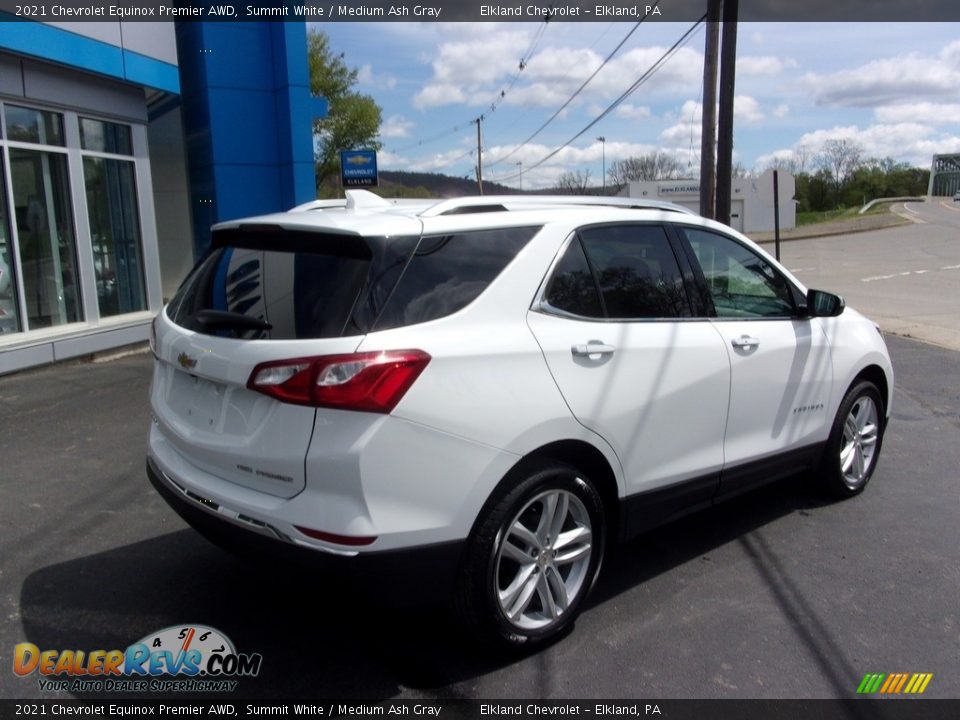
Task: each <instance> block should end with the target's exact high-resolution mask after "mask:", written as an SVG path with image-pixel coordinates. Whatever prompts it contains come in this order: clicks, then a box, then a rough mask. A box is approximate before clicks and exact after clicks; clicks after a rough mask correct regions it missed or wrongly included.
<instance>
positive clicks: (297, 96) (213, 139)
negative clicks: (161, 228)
mask: <svg viewBox="0 0 960 720" xmlns="http://www.w3.org/2000/svg"><path fill="white" fill-rule="evenodd" d="M177 53H178V57H179V62H180V84H181V97H182V102H183V123H184V132H185V137H186V144H187V158H188V165H189V172H190V193H191V200H192V210H193V224H194V248H195V252H196V254H197V256H198V257H199V255H200V254H202V253H203V252H204V251H205V250H206V249H207V247H209V244H210V226H211V225H212V224H214V223H216V222H220V221H223V220H231V219H234V218H238V217H245V216H249V215H258V214H262V213H269V212H276V211H280V210H287V209H289V208H291V207H293V206H294V205H298V204H300V203H303V202H307V201H309V200H312V199H314V198H315V197H316V183H315V170H314V162H313V119H314V118H315V117H324V116H326V112H327V104H326V101H325V100H324V99H322V98H314V97H312V95H311V94H310V77H309V70H308V65H307V30H306V24H305V23H296V22H293V23H290V22H282V23H281V22H277V23H253V22H244V23H207V22H203V23H198V22H183V23H177ZM161 222H162V220H161Z"/></svg>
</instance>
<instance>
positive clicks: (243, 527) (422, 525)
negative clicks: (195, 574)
mask: <svg viewBox="0 0 960 720" xmlns="http://www.w3.org/2000/svg"><path fill="white" fill-rule="evenodd" d="M347 194H348V196H349V197H348V199H347V200H346V201H345V202H344V201H339V203H338V202H336V201H322V202H315V203H311V204H308V205H306V206H302V207H300V208H295V209H294V210H292V211H290V212H287V213H281V214H275V215H269V216H264V217H258V218H253V219H249V220H238V221H232V222H227V223H222V224H220V225H218V226H216V227H215V228H214V231H213V243H212V248H211V250H210V251H209V252H208V253H207V254H206V255H205V256H204V257H203V258H202V259H201V260H200V262H199V263H198V264H197V266H196V268H195V269H194V270H193V272H192V273H191V274H190V275H189V277H188V278H187V279H186V280H185V281H184V283H183V285H182V287H181V288H180V290H179V292H178V293H177V295H176V297H175V298H174V299H173V301H172V302H170V304H169V305H168V306H167V307H166V308H165V309H164V310H163V312H161V313H160V315H159V316H158V317H157V318H156V320H155V322H154V325H153V331H152V343H153V350H154V354H155V355H156V362H155V370H154V375H153V386H152V391H151V396H152V397H151V406H152V413H153V425H152V428H151V432H150V447H149V457H148V461H147V464H148V473H149V475H150V477H151V480H152V482H153V483H154V485H155V486H156V487H157V489H158V490H159V491H160V493H161V494H162V495H163V496H164V497H165V498H166V499H167V501H168V502H169V503H170V504H171V505H173V506H174V507H175V508H176V509H177V510H178V511H179V512H180V513H181V514H182V515H183V516H184V517H185V518H186V519H187V520H188V521H189V522H190V523H191V524H193V525H194V526H195V527H197V528H198V529H200V530H201V531H202V532H204V533H205V534H206V535H207V536H208V537H211V538H213V539H215V540H217V541H218V542H221V543H224V544H228V545H230V544H233V545H243V544H245V543H247V542H250V543H253V542H258V543H260V544H266V545H269V546H271V547H273V548H280V549H282V548H287V549H288V550H289V552H290V553H300V554H303V551H304V549H307V550H309V551H310V554H311V556H316V557H320V556H324V557H330V558H332V557H334V556H339V558H338V560H339V562H340V564H347V565H348V566H349V567H350V569H351V571H352V570H353V569H354V568H357V569H358V570H359V568H360V567H363V566H364V563H365V561H371V562H372V561H375V560H377V559H381V560H382V559H385V558H386V559H388V560H389V562H388V563H384V564H387V565H390V566H397V564H398V563H397V562H395V561H398V560H399V559H400V558H405V559H412V560H413V562H412V564H410V565H407V566H405V567H411V568H420V569H421V570H424V569H425V570H426V571H427V573H428V576H429V577H430V578H431V579H432V581H431V582H430V583H429V587H430V588H431V589H433V590H435V591H436V592H438V593H439V592H445V591H446V590H447V589H448V588H449V590H450V592H451V593H452V596H453V597H454V598H455V600H456V606H457V607H458V608H459V609H460V611H461V613H462V616H463V618H464V619H465V620H466V621H467V622H468V623H469V624H471V625H473V626H475V627H476V628H478V629H480V630H482V631H483V632H484V633H485V634H488V635H489V636H491V637H497V638H500V639H503V640H506V641H507V642H509V643H514V644H520V643H531V642H532V643H535V642H540V641H544V640H546V639H548V638H551V637H553V636H555V635H556V634H557V633H559V632H560V631H561V630H563V629H564V628H565V627H566V626H567V625H569V623H570V622H571V621H572V620H573V619H574V617H575V616H576V614H577V612H578V611H579V610H580V609H581V608H582V606H583V602H584V598H585V597H586V596H587V594H588V592H589V590H590V587H591V585H592V584H593V582H594V580H595V579H596V576H597V573H598V571H599V568H600V564H601V560H602V558H603V555H604V551H605V549H606V548H607V547H608V545H609V544H610V543H611V542H613V541H616V540H622V539H624V538H627V537H630V536H632V535H634V534H636V533H638V532H640V531H641V530H644V529H646V528H650V527H652V526H655V525H659V524H661V523H663V522H665V521H667V520H670V519H671V518H674V517H677V516H678V515H680V514H682V513H685V512H688V511H690V510H693V509H697V508H702V507H706V506H708V505H710V504H711V503H714V502H717V501H719V500H722V499H723V498H725V497H729V496H732V495H735V494H737V493H740V492H742V491H743V490H745V489H748V488H751V487H754V486H756V485H759V484H761V483H764V482H768V481H771V480H774V479H777V478H780V477H782V476H784V475H787V474H790V473H795V472H797V471H799V470H803V469H805V468H810V469H813V470H814V472H813V473H811V477H813V478H816V479H818V480H819V481H820V482H822V483H823V484H824V486H825V487H826V489H827V490H829V491H830V492H832V493H833V494H834V495H838V496H841V497H849V496H853V495H856V494H857V493H859V492H860V491H861V490H863V488H864V487H865V486H866V484H867V482H868V481H869V480H870V477H871V475H872V474H873V471H874V468H875V467H876V463H877V459H878V455H879V452H880V445H881V441H882V438H883V431H884V427H885V424H886V421H887V418H888V417H889V413H890V399H891V393H892V387H893V372H892V368H891V365H890V360H889V357H888V354H887V351H886V347H885V345H884V342H883V339H882V338H881V335H880V333H879V331H878V329H877V327H876V326H875V325H874V323H872V322H870V321H869V320H867V319H865V318H864V317H862V316H861V315H859V314H857V313H856V312H855V311H853V310H851V309H849V308H846V309H845V308H844V304H843V301H842V300H841V299H840V298H839V297H838V296H836V295H831V294H829V293H825V292H820V291H816V290H809V291H808V290H807V289H806V288H804V287H803V286H802V285H801V284H800V283H799V282H798V281H797V280H796V279H795V278H793V277H792V276H791V275H790V273H789V272H787V271H786V270H785V269H784V268H783V267H781V266H780V265H779V264H778V263H777V262H775V261H774V260H773V259H772V258H770V257H769V256H767V255H766V253H764V252H763V251H762V250H761V249H760V248H758V247H757V246H756V245H754V244H753V243H751V242H750V241H749V240H748V239H747V238H745V237H743V236H742V235H740V234H738V233H736V232H734V231H732V230H730V229H729V228H727V227H725V226H723V225H719V224H717V223H714V222H710V221H707V220H704V219H702V218H700V217H696V216H694V215H693V214H691V213H690V212H689V211H686V210H684V209H683V208H680V207H677V206H671V205H668V204H663V203H655V202H646V201H634V200H620V199H609V198H605V199H596V198H594V199H589V198H586V199H574V198H550V197H546V198H545V197H540V198H538V197H534V196H528V197H493V198H491V197H485V198H461V199H458V200H447V201H441V202H434V203H432V204H431V203H427V202H423V201H421V202H420V203H419V204H417V203H412V204H401V203H394V202H388V201H384V200H381V199H379V198H376V197H375V196H373V195H371V194H370V193H366V192H364V191H348V193H347ZM441 580H443V581H444V582H441Z"/></svg>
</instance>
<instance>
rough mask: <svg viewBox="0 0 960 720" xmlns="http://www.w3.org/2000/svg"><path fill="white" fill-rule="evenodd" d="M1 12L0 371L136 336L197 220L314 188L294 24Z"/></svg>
mask: <svg viewBox="0 0 960 720" xmlns="http://www.w3.org/2000/svg"><path fill="white" fill-rule="evenodd" d="M8 17H9V16H6V17H5V16H4V14H3V13H0V374H3V373H7V372H12V371H15V370H20V369H23V368H27V367H32V366H36V365H42V364H44V363H49V362H54V361H57V360H62V359H66V358H71V357H78V356H83V355H89V354H91V353H96V352H102V351H106V350H110V349H113V348H118V347H122V346H125V345H129V344H131V343H137V342H141V341H143V340H146V339H147V336H148V333H149V324H150V320H151V318H152V317H153V315H155V314H156V313H157V311H159V309H160V308H161V307H162V306H163V303H164V302H165V300H166V299H168V298H169V297H170V295H171V294H172V293H173V292H174V291H175V289H176V287H177V285H178V284H179V282H180V281H181V280H182V278H183V277H184V275H185V274H186V272H187V271H188V270H189V268H190V267H191V266H192V264H193V262H194V259H195V258H196V257H197V256H198V255H199V254H201V253H202V252H203V251H204V250H205V249H206V247H207V246H208V245H209V242H210V231H209V227H210V225H211V224H212V223H214V222H217V221H220V220H226V219H230V218H235V217H241V216H245V215H253V214H258V213H265V212H273V211H277V210H282V209H286V208H289V207H292V206H294V205H296V204H299V203H301V202H305V201H307V200H310V199H313V198H314V197H315V194H316V193H315V181H314V167H313V139H312V138H313V135H312V123H313V120H314V118H316V117H322V116H323V115H324V114H325V113H326V104H325V102H324V101H323V100H322V99H320V98H314V97H312V96H311V94H310V82H309V71H308V66H307V53H306V26H305V24H304V23H286V22H284V23H252V22H249V23H247V22H245V23H199V22H196V23H191V22H183V23H180V22H178V23H173V22H169V23H159V22H73V23H71V22H57V23H40V22H32V21H16V20H12V19H7V18H8Z"/></svg>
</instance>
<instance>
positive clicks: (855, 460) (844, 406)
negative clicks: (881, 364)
mask: <svg viewBox="0 0 960 720" xmlns="http://www.w3.org/2000/svg"><path fill="white" fill-rule="evenodd" d="M884 420H885V418H884V405H883V398H882V397H881V396H880V391H879V390H877V386H876V385H874V384H873V383H872V382H870V381H868V380H860V381H858V382H856V383H854V385H853V387H851V388H850V390H849V391H847V394H846V395H845V396H844V398H843V401H842V402H841V403H840V407H839V409H838V410H837V416H836V418H834V421H833V427H832V428H831V430H830V437H829V439H828V440H827V446H826V449H825V450H824V454H823V460H822V462H821V464H820V470H819V476H820V482H821V486H822V488H823V490H824V491H825V492H826V493H827V494H829V495H831V496H832V497H836V498H850V497H853V496H854V495H859V494H860V493H861V492H863V489H864V488H865V487H866V486H867V483H868V482H870V478H871V477H873V471H874V470H875V469H876V467H877V460H878V459H879V457H880V447H881V445H882V444H883V432H884V429H885V421H884Z"/></svg>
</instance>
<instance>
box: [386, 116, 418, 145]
mask: <svg viewBox="0 0 960 720" xmlns="http://www.w3.org/2000/svg"><path fill="white" fill-rule="evenodd" d="M414 125H415V123H414V122H412V121H410V120H407V119H406V118H404V117H403V116H402V115H391V116H390V117H388V118H387V119H386V120H384V121H383V124H382V125H381V126H380V137H382V138H383V139H384V140H388V139H393V138H408V137H410V130H411V129H412V128H413V127H414Z"/></svg>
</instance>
